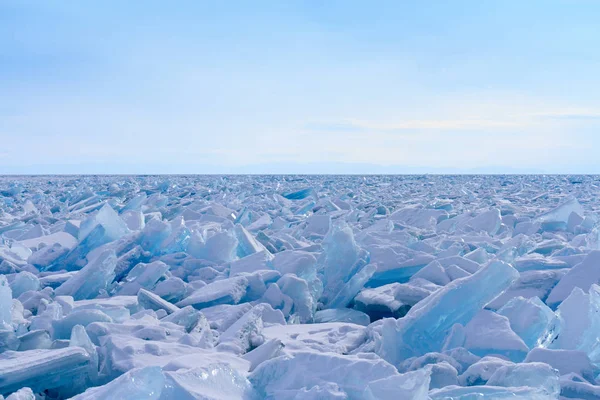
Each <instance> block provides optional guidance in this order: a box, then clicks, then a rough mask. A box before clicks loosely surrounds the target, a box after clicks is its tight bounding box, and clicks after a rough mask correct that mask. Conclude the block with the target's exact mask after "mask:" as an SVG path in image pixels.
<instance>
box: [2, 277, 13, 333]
mask: <svg viewBox="0 0 600 400" xmlns="http://www.w3.org/2000/svg"><path fill="white" fill-rule="evenodd" d="M12 300H13V299H12V290H11V289H10V285H9V284H8V280H7V279H6V276H5V275H0V329H1V330H9V329H10V330H12V325H11V323H12Z"/></svg>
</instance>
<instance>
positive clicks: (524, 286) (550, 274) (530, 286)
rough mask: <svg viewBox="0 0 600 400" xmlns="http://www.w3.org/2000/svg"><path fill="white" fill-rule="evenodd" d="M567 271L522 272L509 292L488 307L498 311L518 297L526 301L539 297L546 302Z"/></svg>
mask: <svg viewBox="0 0 600 400" xmlns="http://www.w3.org/2000/svg"><path fill="white" fill-rule="evenodd" d="M567 271H568V269H560V270H542V271H527V272H522V273H521V274H520V276H519V279H517V280H516V281H515V282H514V283H513V284H512V285H511V287H510V288H509V289H508V290H506V291H505V292H504V293H502V294H501V295H500V296H498V297H496V298H495V299H494V300H493V301H492V302H491V303H489V304H488V305H487V306H486V307H487V308H489V309H492V310H497V309H499V308H501V307H502V306H503V305H504V304H506V303H507V302H508V301H510V299H512V298H514V297H518V296H522V297H524V298H526V299H528V298H531V297H538V298H540V299H542V300H545V299H546V298H547V297H548V293H550V291H551V290H552V288H553V287H554V286H556V283H557V282H558V281H559V280H560V278H562V277H563V276H564V275H565V274H566V273H567Z"/></svg>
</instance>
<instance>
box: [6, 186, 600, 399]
mask: <svg viewBox="0 0 600 400" xmlns="http://www.w3.org/2000/svg"><path fill="white" fill-rule="evenodd" d="M599 196H600V177H594V176H137V177H134V176H85V177H84V176H63V177H60V176H37V177H9V176H5V177H0V273H1V274H2V275H0V394H1V395H2V396H4V398H7V399H11V400H25V399H48V400H51V399H67V398H74V399H77V400H92V399H106V400H109V399H111V400H112V399H124V400H129V399H131V400H133V399H136V400H137V399H160V400H167V399H176V400H187V399H219V400H220V399H232V400H233V399H247V400H254V399H277V400H292V399H295V400H301V399H303V400H310V399H323V400H325V399H332V400H333V399H336V400H338V399H339V400H341V399H368V400H374V399H381V400H388V399H390V400H399V399H400V400H403V399H416V400H420V399H423V400H426V399H433V400H440V399H461V400H471V399H511V400H518V399H522V400H546V399H600V377H599V375H600V286H599V285H600V200H599Z"/></svg>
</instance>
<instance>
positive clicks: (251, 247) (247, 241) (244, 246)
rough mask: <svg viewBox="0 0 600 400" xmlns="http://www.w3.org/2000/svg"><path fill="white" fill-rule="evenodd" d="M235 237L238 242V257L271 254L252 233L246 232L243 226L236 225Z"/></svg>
mask: <svg viewBox="0 0 600 400" xmlns="http://www.w3.org/2000/svg"><path fill="white" fill-rule="evenodd" d="M234 232H235V236H236V238H237V241H238V245H237V256H238V257H240V258H244V257H246V256H249V255H251V254H254V253H258V252H261V251H264V252H267V253H268V252H269V251H268V250H267V249H266V248H265V246H263V244H262V243H260V242H259V241H258V240H256V238H255V237H254V236H252V234H251V233H250V232H248V231H247V230H246V228H244V227H243V226H242V225H241V224H235V228H234Z"/></svg>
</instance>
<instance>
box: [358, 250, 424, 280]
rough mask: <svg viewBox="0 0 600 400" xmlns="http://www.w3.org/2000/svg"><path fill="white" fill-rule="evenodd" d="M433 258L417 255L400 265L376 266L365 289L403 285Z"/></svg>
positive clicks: (421, 254) (422, 254)
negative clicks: (393, 284)
mask: <svg viewBox="0 0 600 400" xmlns="http://www.w3.org/2000/svg"><path fill="white" fill-rule="evenodd" d="M434 260H435V257H434V256H432V255H431V254H427V253H418V254H416V255H415V256H414V257H412V258H411V259H409V260H407V261H403V262H400V263H393V264H387V265H384V264H377V270H376V271H375V273H374V274H373V277H371V279H370V280H369V281H368V282H367V284H366V286H367V287H378V286H383V285H387V284H389V283H395V282H397V283H405V282H408V280H409V279H410V278H411V277H412V276H413V275H414V274H415V273H417V272H418V271H419V270H421V269H422V268H423V267H425V266H426V265H427V264H429V263H430V262H432V261H434Z"/></svg>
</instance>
